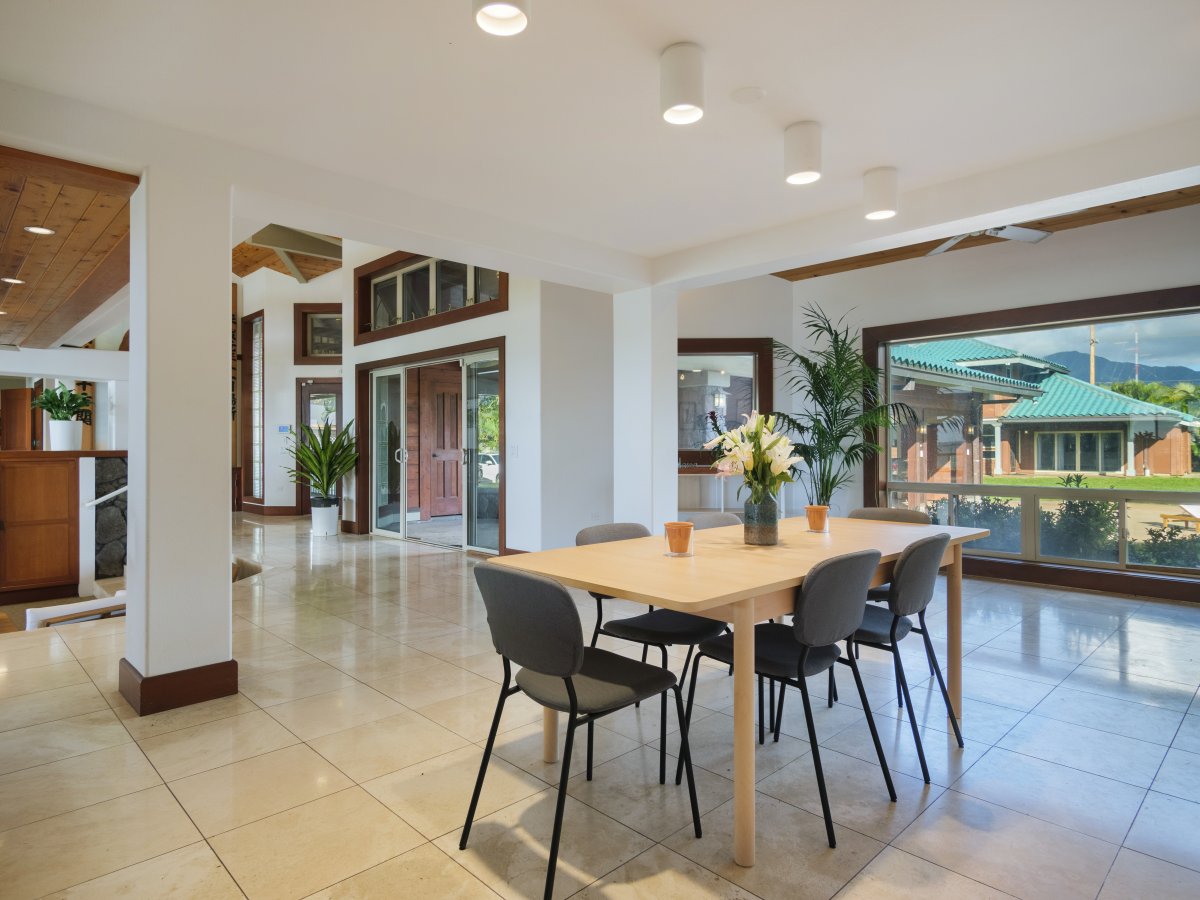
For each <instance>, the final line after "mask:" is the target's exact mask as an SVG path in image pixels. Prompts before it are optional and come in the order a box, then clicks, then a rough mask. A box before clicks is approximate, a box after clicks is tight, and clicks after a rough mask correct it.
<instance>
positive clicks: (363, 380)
mask: <svg viewBox="0 0 1200 900" xmlns="http://www.w3.org/2000/svg"><path fill="white" fill-rule="evenodd" d="M483 350H495V351H496V353H497V355H498V357H499V360H500V376H499V387H500V471H501V472H502V473H506V472H507V467H506V465H505V460H506V459H507V457H506V454H505V444H504V441H505V419H506V418H507V409H508V407H507V406H506V405H505V388H504V382H505V373H504V337H503V336H500V337H494V338H487V339H486V340H482V341H472V342H470V343H467V344H455V345H453V346H449V347H441V348H438V349H437V350H426V351H424V352H423V353H412V354H408V355H407V356H393V357H390V358H388V359H375V360H371V361H370V362H364V363H359V364H358V365H356V366H355V367H354V428H355V442H356V444H357V445H358V467H357V469H356V470H355V473H354V498H355V499H354V519H353V521H344V522H342V527H343V528H344V529H345V530H347V531H350V532H352V533H354V534H370V533H371V505H370V504H371V447H372V446H373V444H372V426H373V422H374V416H373V414H372V410H371V373H372V372H373V371H375V370H376V369H390V368H393V367H396V366H407V365H414V364H417V363H423V362H436V361H438V360H447V361H449V360H450V359H453V358H454V357H456V356H464V355H466V354H468V353H477V352H480V351H483ZM507 493H508V478H507V477H506V476H505V477H501V479H500V500H499V503H500V539H499V542H498V543H499V548H500V553H501V554H507V553H511V552H515V551H511V550H509V548H508V546H507V544H506V535H505V518H506V515H505V510H506V495H507Z"/></svg>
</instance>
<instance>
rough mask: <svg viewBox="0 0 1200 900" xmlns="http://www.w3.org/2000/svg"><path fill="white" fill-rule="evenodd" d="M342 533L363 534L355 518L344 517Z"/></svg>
mask: <svg viewBox="0 0 1200 900" xmlns="http://www.w3.org/2000/svg"><path fill="white" fill-rule="evenodd" d="M342 534H362V532H361V531H359V530H358V522H356V521H354V520H353V519H342Z"/></svg>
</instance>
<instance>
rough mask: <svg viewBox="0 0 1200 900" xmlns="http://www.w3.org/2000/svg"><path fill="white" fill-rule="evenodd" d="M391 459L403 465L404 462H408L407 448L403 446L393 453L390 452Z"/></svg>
mask: <svg viewBox="0 0 1200 900" xmlns="http://www.w3.org/2000/svg"><path fill="white" fill-rule="evenodd" d="M392 459H394V460H395V461H396V462H397V463H399V464H400V465H404V464H405V463H406V462H408V450H407V449H405V448H404V447H400V448H399V449H398V450H396V452H395V453H393V454H392Z"/></svg>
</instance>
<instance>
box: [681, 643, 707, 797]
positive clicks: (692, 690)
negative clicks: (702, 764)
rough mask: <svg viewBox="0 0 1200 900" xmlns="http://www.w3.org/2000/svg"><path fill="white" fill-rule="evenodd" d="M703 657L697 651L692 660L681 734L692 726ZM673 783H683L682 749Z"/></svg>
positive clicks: (685, 732)
mask: <svg viewBox="0 0 1200 900" xmlns="http://www.w3.org/2000/svg"><path fill="white" fill-rule="evenodd" d="M703 658H704V654H703V653H697V654H696V658H695V659H693V660H692V680H691V684H689V685H688V699H687V708H686V709H685V710H684V713H683V727H682V728H680V729H679V730H680V731H681V732H682V733H683V734H687V733H688V729H689V728H691V726H692V704H693V703H694V702H695V700H696V682H697V681H698V680H699V678H700V660H701V659H703ZM688 752H689V753H690V752H691V751H690V750H689V751H688ZM675 783H676V784H682V783H683V751H682V750H680V751H679V762H678V763H676V765H675Z"/></svg>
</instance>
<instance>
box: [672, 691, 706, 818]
mask: <svg viewBox="0 0 1200 900" xmlns="http://www.w3.org/2000/svg"><path fill="white" fill-rule="evenodd" d="M673 690H674V691H675V714H676V715H677V716H678V717H679V763H680V765H681V766H683V770H684V771H685V772H686V773H687V782H688V799H689V800H690V801H691V804H692V825H693V826H694V827H695V829H696V837H702V836H703V835H702V833H701V829H700V804H699V803H697V802H696V777H695V775H694V774H693V773H692V748H691V745H689V744H688V733H687V732H688V730H687V717H686V716H685V715H684V712H683V691H682V690H681V689H680V687H679V685H675V687H674V688H673ZM666 696H667V695H666V694H663V697H666Z"/></svg>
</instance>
